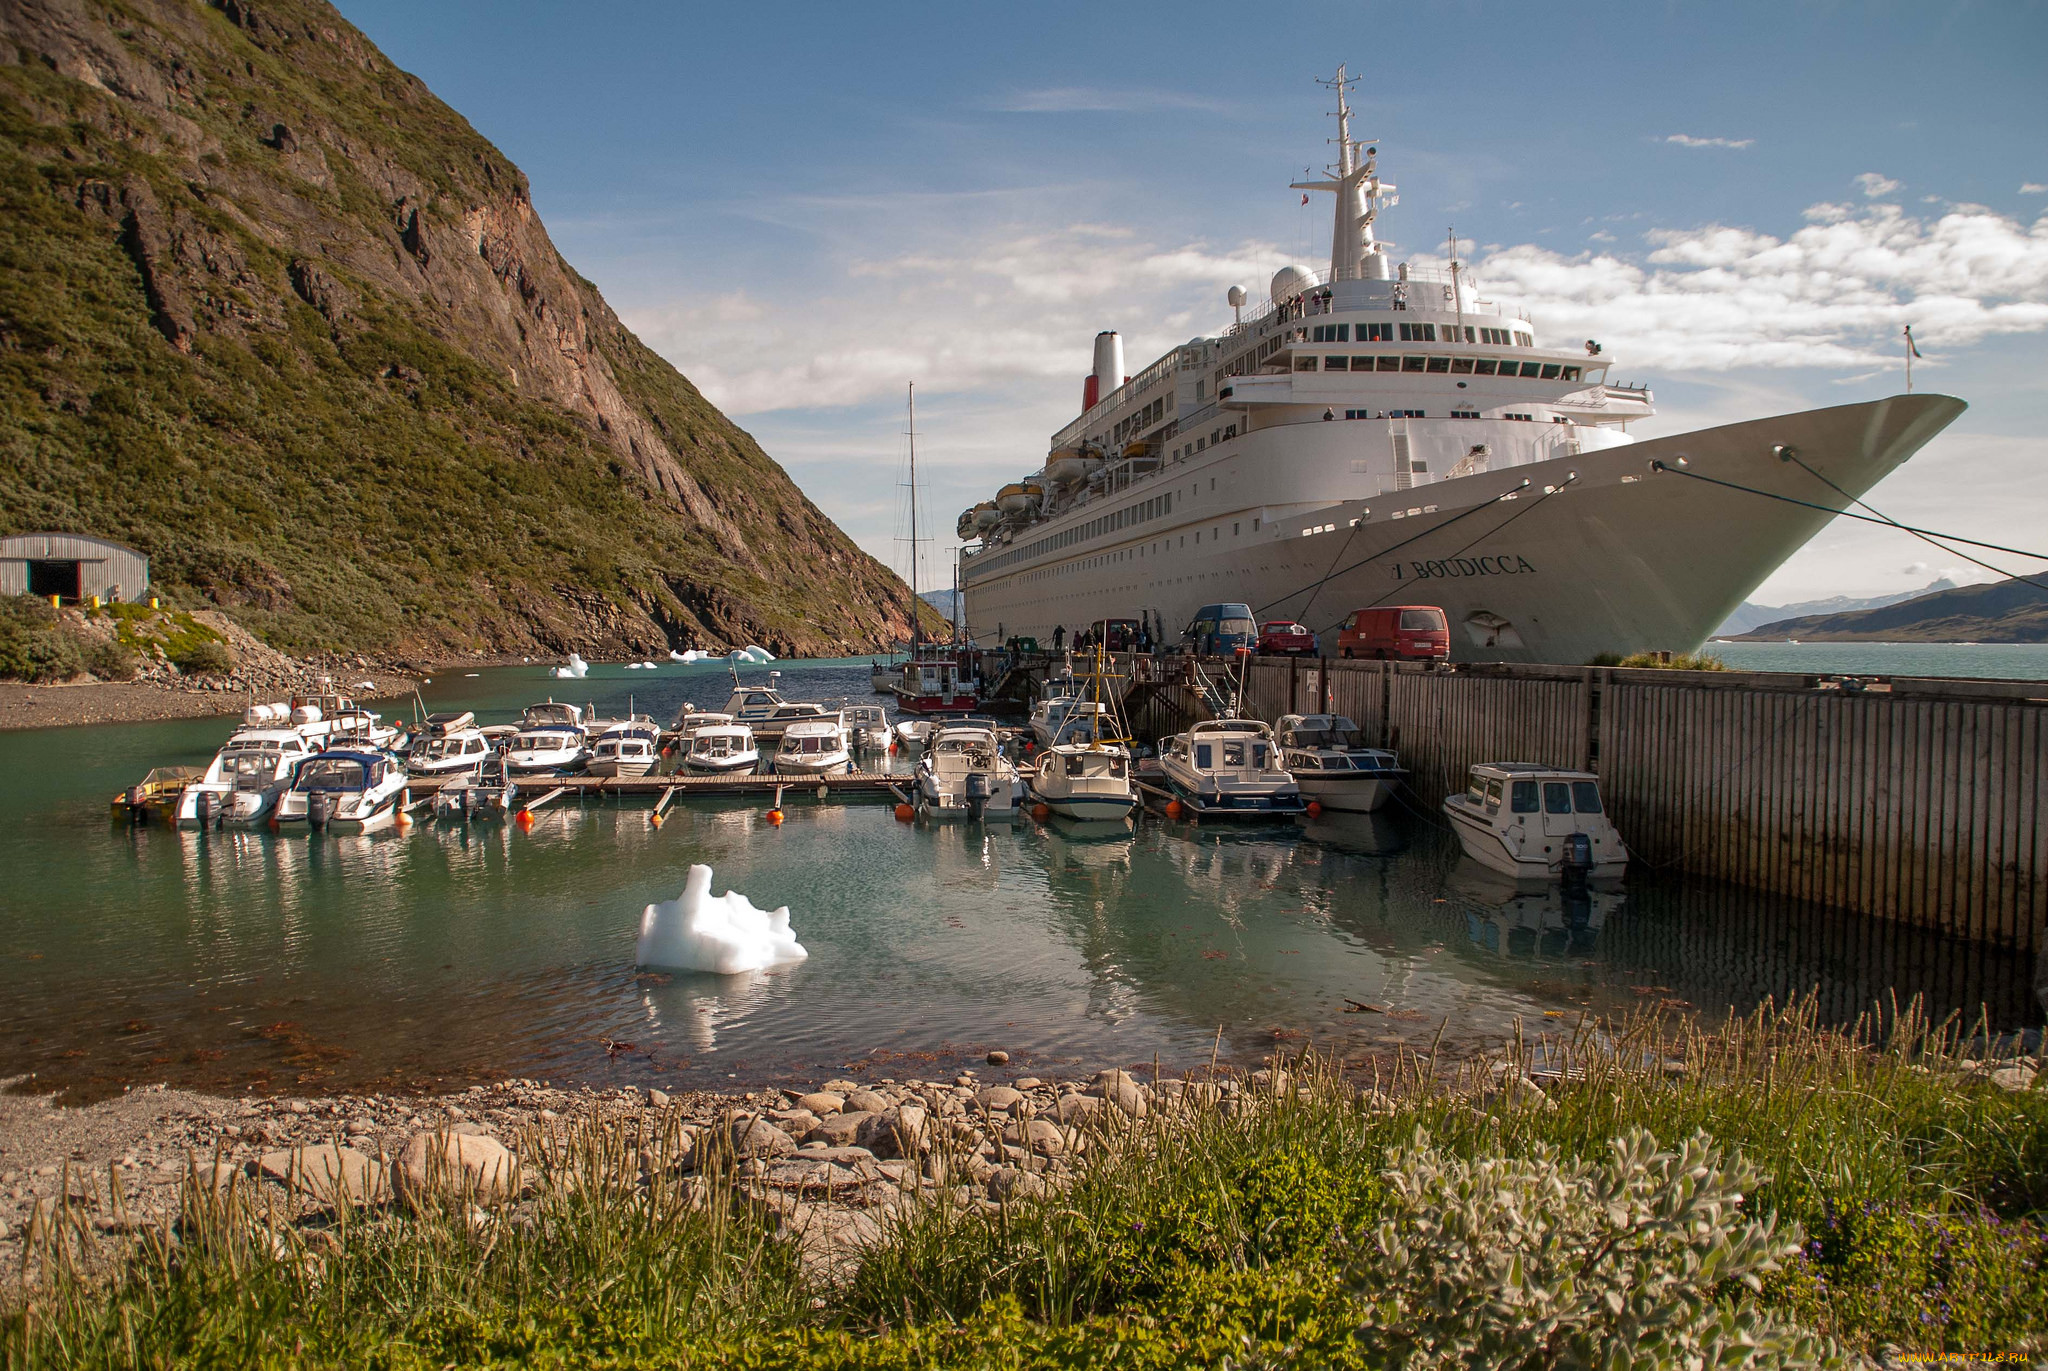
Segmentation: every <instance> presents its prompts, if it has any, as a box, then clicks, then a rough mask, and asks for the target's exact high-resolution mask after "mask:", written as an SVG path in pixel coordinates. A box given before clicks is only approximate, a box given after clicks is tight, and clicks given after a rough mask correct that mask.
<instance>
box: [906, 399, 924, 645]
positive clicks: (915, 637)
mask: <svg viewBox="0 0 2048 1371" xmlns="http://www.w3.org/2000/svg"><path fill="white" fill-rule="evenodd" d="M909 386H910V433H909V436H910V651H911V653H912V655H915V654H916V652H917V644H918V641H919V636H920V635H919V633H918V627H919V621H920V620H921V619H922V618H923V616H922V615H921V614H920V613H919V612H918V610H919V604H918V598H917V382H915V381H912V382H910V383H909Z"/></svg>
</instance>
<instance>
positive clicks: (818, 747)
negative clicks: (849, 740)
mask: <svg viewBox="0 0 2048 1371" xmlns="http://www.w3.org/2000/svg"><path fill="white" fill-rule="evenodd" d="M782 750H783V751H784V752H801V753H811V754H815V753H821V752H836V751H838V750H839V741H838V739H836V738H820V737H818V736H817V735H815V734H813V735H811V736H809V737H803V738H791V739H790V740H789V742H788V743H787V744H785V745H784V746H783V749H782Z"/></svg>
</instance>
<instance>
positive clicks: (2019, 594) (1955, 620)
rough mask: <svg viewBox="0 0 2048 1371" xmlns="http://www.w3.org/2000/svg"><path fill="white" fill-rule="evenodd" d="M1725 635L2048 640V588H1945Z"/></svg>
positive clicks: (1812, 639)
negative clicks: (1863, 607)
mask: <svg viewBox="0 0 2048 1371" xmlns="http://www.w3.org/2000/svg"><path fill="white" fill-rule="evenodd" d="M1744 608H1748V606H1744ZM1729 636H1731V637H1732V636H1741V637H1747V638H1751V639H1755V640H1768V641H1776V640H1779V639H1783V638H1797V639H1799V640H1800V641H1801V642H1808V643H1854V642H1880V643H1882V642H1890V643H2048V590H2043V589H2042V588H2041V587H2040V586H2037V585H2033V584H2031V583H2029V582H2027V581H2021V580H2017V579H2015V580H2008V581H1993V582H1990V583H1989V584H1987V585H1977V586H1950V587H1948V588H1946V589H1943V590H1938V591H1935V592H1933V593H1932V594H1924V593H1923V594H1920V595H1916V596H1914V597H1913V598H1911V599H1908V600H1900V601H1895V602H1893V603H1889V604H1880V605H1878V606H1876V607H1874V608H1869V609H1855V610H1849V611H1846V612H1839V613H1833V614H1807V615H1801V616H1798V617H1793V618H1784V619H1778V620H1774V621H1772V622H1770V623H1764V624H1758V625H1757V626H1756V627H1755V628H1753V629H1751V630H1750V631H1749V632H1748V633H1746V634H1741V635H1729Z"/></svg>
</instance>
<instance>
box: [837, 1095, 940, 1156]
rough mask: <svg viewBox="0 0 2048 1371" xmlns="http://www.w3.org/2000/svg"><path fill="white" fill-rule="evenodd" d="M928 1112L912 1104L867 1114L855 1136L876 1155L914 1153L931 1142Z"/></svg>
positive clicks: (858, 1141)
mask: <svg viewBox="0 0 2048 1371" xmlns="http://www.w3.org/2000/svg"><path fill="white" fill-rule="evenodd" d="M929 1119H930V1116H929V1115H927V1114H926V1113H925V1111H924V1110H923V1108H921V1107H920V1106H918V1105H914V1104H906V1105H900V1106H898V1107H897V1108H895V1109H890V1110H885V1111H883V1112H882V1113H880V1114H872V1115H869V1116H868V1118H867V1119H866V1121H865V1122H864V1123H863V1124H862V1125H861V1129H860V1133H859V1135H858V1136H857V1137H856V1138H855V1139H854V1141H855V1142H856V1143H858V1144H859V1145H860V1146H862V1147H865V1148H867V1149H868V1150H869V1151H871V1152H873V1153H874V1154H875V1155H876V1156H878V1157H914V1156H916V1155H917V1154H919V1153H920V1152H924V1151H928V1150H929V1149H930V1147H931V1145H932V1139H931V1133H932V1130H931V1127H930V1123H929Z"/></svg>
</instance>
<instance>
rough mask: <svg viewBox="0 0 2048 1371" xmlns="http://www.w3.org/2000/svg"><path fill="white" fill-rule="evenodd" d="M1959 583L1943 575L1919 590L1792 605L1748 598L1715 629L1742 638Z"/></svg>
mask: <svg viewBox="0 0 2048 1371" xmlns="http://www.w3.org/2000/svg"><path fill="white" fill-rule="evenodd" d="M1955 585H1956V583H1955V582H1954V581H1951V580H1949V579H1948V578H1947V577H1943V578H1942V579H1941V580H1939V581H1936V582H1934V583H1933V584H1932V585H1926V586H1922V587H1921V588H1920V589H1918V590H1902V591H1899V592H1898V593H1897V594H1895V595H1872V596H1868V597H1866V598H1864V599H1860V600H1859V599H1856V598H1854V597H1852V596H1848V595H1832V596H1829V597H1828V598H1827V599H1825V600H1801V601H1799V602H1798V603H1797V604H1789V605H1756V604H1750V603H1748V602H1747V601H1745V602H1744V603H1743V605H1742V607H1741V608H1739V609H1737V610H1736V611H1735V612H1734V613H1733V614H1730V615H1729V616H1728V618H1727V620H1726V621H1725V622H1723V623H1722V625H1721V626H1720V627H1719V628H1717V629H1715V630H1714V636H1715V637H1716V638H1739V637H1741V636H1742V635H1743V634H1745V633H1754V632H1756V630H1758V629H1760V628H1762V627H1763V626H1764V625H1765V624H1770V623H1776V622H1777V621H1779V620H1780V619H1800V618H1805V617H1807V616H1809V615H1815V614H1849V613H1853V612H1854V611H1856V610H1859V609H1882V608H1884V607H1885V606H1886V605H1896V604H1900V603H1903V602H1904V601H1907V600H1915V599H1918V598H1919V597H1920V596H1922V595H1932V594H1934V593H1935V592H1936V591H1939V590H1954V589H1955Z"/></svg>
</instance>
